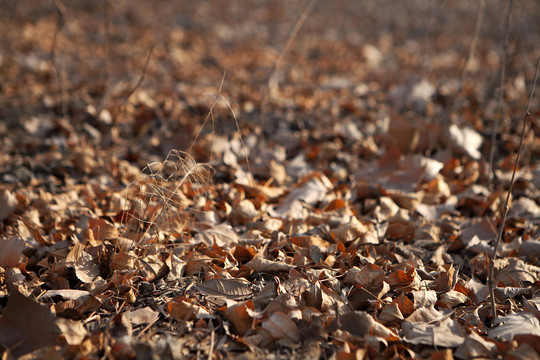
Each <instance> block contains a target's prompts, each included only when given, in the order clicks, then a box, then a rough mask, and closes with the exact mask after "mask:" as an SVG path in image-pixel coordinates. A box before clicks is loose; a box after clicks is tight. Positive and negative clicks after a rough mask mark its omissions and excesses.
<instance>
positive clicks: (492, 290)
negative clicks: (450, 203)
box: [488, 57, 540, 321]
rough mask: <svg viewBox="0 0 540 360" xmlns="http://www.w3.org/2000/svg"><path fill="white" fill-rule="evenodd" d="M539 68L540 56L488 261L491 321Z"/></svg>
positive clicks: (494, 314) (495, 311)
mask: <svg viewBox="0 0 540 360" xmlns="http://www.w3.org/2000/svg"><path fill="white" fill-rule="evenodd" d="M539 69H540V57H539V58H538V61H537V64H536V72H535V74H534V81H533V86H532V89H531V95H530V97H529V104H528V105H527V111H526V112H525V116H524V117H523V127H522V129H521V137H520V139H519V146H518V150H517V155H516V160H515V162H514V169H513V171H512V178H511V179H510V186H509V189H508V193H507V194H506V200H505V201H504V208H503V213H502V218H501V223H500V225H499V231H498V233H497V239H496V240H495V246H494V249H493V254H492V255H491V259H490V261H489V275H488V286H489V293H490V297H491V316H492V318H493V321H495V320H496V319H497V309H496V307H495V270H494V268H495V260H496V259H497V252H498V251H499V246H500V244H501V240H502V234H503V232H504V225H505V223H506V218H507V216H508V213H509V211H510V207H509V206H508V203H509V202H510V196H511V194H512V189H513V187H514V182H515V178H516V172H517V167H518V164H519V158H520V155H521V147H522V145H523V139H524V138H525V130H526V129H527V123H528V122H529V118H530V117H531V112H530V110H531V102H532V99H533V95H534V90H535V88H536V80H537V79H538V70H539Z"/></svg>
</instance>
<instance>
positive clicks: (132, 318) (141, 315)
mask: <svg viewBox="0 0 540 360" xmlns="http://www.w3.org/2000/svg"><path fill="white" fill-rule="evenodd" d="M124 317H125V318H126V319H127V320H128V321H129V322H130V323H131V324H132V325H133V326H137V325H141V324H151V323H153V322H155V321H157V320H158V318H159V313H158V312H157V311H154V310H152V309H151V308H150V307H148V306H146V307H143V308H139V309H136V310H130V311H126V312H125V313H124Z"/></svg>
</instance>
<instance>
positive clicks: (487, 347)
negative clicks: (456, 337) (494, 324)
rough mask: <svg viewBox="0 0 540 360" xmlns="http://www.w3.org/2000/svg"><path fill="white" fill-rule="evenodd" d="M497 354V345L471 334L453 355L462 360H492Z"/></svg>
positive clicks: (473, 333)
mask: <svg viewBox="0 0 540 360" xmlns="http://www.w3.org/2000/svg"><path fill="white" fill-rule="evenodd" d="M497 354H498V349H497V345H496V344H495V343H493V342H489V341H487V340H485V339H484V338H482V337H481V336H480V335H478V334H477V333H475V332H471V333H470V334H469V335H467V337H466V338H465V342H464V343H463V344H462V345H461V346H460V347H459V348H458V349H457V350H456V352H455V355H456V356H457V357H458V358H462V359H478V358H484V359H493V358H496V357H497Z"/></svg>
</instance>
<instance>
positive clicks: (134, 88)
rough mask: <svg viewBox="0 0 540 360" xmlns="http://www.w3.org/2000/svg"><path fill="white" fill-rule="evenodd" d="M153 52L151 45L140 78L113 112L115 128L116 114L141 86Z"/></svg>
mask: <svg viewBox="0 0 540 360" xmlns="http://www.w3.org/2000/svg"><path fill="white" fill-rule="evenodd" d="M153 51H154V45H152V47H151V48H150V51H148V55H147V56H146V60H145V61H144V67H143V70H142V74H141V76H140V77H139V80H137V82H136V83H135V85H133V87H132V88H131V90H130V91H129V93H128V94H127V95H126V96H125V97H124V99H123V100H122V102H121V103H120V105H119V106H118V107H117V108H116V111H115V112H114V116H113V123H112V125H113V126H115V125H116V121H117V118H118V113H119V112H120V110H121V109H122V108H123V107H124V105H126V103H127V102H128V100H129V98H130V97H131V95H133V93H134V92H135V90H137V88H138V87H139V86H140V85H141V83H142V82H143V80H144V75H146V69H147V68H148V64H149V63H150V56H151V55H152V52H153Z"/></svg>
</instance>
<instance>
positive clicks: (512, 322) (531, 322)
mask: <svg viewBox="0 0 540 360" xmlns="http://www.w3.org/2000/svg"><path fill="white" fill-rule="evenodd" d="M488 335H489V337H490V338H493V339H501V340H503V341H511V340H512V338H513V337H514V336H516V335H534V336H540V320H538V319H537V318H536V317H535V316H534V314H531V313H527V312H520V313H517V314H510V315H506V316H501V317H498V318H497V320H495V327H494V328H493V329H491V330H490V331H489V332H488Z"/></svg>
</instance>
